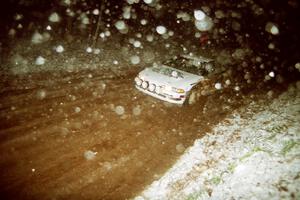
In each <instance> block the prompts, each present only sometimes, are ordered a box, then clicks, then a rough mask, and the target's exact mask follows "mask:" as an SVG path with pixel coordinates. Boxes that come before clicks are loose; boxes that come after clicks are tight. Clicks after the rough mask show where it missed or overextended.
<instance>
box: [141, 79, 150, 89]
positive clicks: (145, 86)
mask: <svg viewBox="0 0 300 200" xmlns="http://www.w3.org/2000/svg"><path fill="white" fill-rule="evenodd" d="M148 85H149V84H148V82H147V81H143V82H142V87H143V88H144V89H146V88H147V87H148Z"/></svg>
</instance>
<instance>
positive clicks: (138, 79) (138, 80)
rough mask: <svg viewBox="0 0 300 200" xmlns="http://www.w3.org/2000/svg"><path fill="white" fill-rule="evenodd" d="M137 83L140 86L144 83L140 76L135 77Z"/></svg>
mask: <svg viewBox="0 0 300 200" xmlns="http://www.w3.org/2000/svg"><path fill="white" fill-rule="evenodd" d="M134 80H135V83H136V84H137V85H138V86H140V85H141V84H142V80H141V79H140V78H138V77H135V79H134Z"/></svg>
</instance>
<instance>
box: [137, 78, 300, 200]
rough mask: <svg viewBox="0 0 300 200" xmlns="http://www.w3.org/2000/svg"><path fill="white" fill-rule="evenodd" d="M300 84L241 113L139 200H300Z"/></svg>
mask: <svg viewBox="0 0 300 200" xmlns="http://www.w3.org/2000/svg"><path fill="white" fill-rule="evenodd" d="M299 122H300V82H299V81H298V83H297V84H296V85H291V86H290V87H289V90H288V91H287V92H285V93H283V94H281V95H280V96H279V97H278V98H277V99H275V100H274V101H273V102H272V103H271V104H269V105H268V106H266V105H262V104H261V103H252V104H250V105H249V106H247V107H245V108H243V109H240V110H237V111H236V112H234V114H233V115H232V116H231V117H229V118H227V119H225V120H224V121H223V122H222V123H220V124H218V125H217V126H216V127H215V128H214V129H213V131H212V132H211V133H209V134H207V135H206V136H205V137H203V138H201V139H199V140H196V141H195V143H194V145H193V146H192V147H191V148H189V149H187V150H186V152H185V154H184V155H183V156H182V157H181V158H180V159H179V160H178V161H177V163H176V164H175V165H174V166H173V167H172V168H171V169H170V170H168V171H167V172H166V173H165V174H164V175H163V176H162V177H161V178H160V179H159V180H157V181H155V182H153V183H152V184H151V185H150V186H149V187H148V188H146V189H145V190H144V191H143V192H142V193H141V194H140V195H139V196H137V197H136V198H135V200H148V199H151V200H164V199H300V126H299Z"/></svg>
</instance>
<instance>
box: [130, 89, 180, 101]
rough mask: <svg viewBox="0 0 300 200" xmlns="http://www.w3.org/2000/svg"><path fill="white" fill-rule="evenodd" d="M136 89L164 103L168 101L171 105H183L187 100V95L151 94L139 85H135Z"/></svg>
mask: <svg viewBox="0 0 300 200" xmlns="http://www.w3.org/2000/svg"><path fill="white" fill-rule="evenodd" d="M135 87H136V88H137V89H138V90H139V91H141V92H144V93H146V94H148V95H150V96H152V97H155V98H157V99H160V100H163V101H167V102H169V103H174V104H183V103H184V101H185V99H186V95H185V94H177V93H166V92H160V93H156V92H151V91H149V90H147V89H144V88H142V87H140V86H138V85H135Z"/></svg>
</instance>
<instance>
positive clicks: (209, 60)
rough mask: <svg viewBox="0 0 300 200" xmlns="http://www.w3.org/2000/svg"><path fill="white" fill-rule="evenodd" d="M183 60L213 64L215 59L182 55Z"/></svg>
mask: <svg viewBox="0 0 300 200" xmlns="http://www.w3.org/2000/svg"><path fill="white" fill-rule="evenodd" d="M180 56H181V57H183V58H186V59H189V60H195V61H200V62H211V61H213V59H210V58H205V57H203V56H194V55H180Z"/></svg>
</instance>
